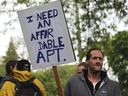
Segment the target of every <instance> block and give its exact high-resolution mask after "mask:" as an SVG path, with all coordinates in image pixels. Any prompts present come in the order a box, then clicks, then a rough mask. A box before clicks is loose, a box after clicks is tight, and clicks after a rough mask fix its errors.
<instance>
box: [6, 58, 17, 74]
mask: <svg viewBox="0 0 128 96" xmlns="http://www.w3.org/2000/svg"><path fill="white" fill-rule="evenodd" d="M17 62H18V61H17V60H10V61H8V62H7V64H6V66H5V70H6V75H9V74H11V72H12V70H13V69H14V67H15V65H16V64H17Z"/></svg>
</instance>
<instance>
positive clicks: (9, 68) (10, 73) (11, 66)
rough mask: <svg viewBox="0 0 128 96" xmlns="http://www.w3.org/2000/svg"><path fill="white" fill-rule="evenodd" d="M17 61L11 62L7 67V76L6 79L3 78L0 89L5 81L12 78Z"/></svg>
mask: <svg viewBox="0 0 128 96" xmlns="http://www.w3.org/2000/svg"><path fill="white" fill-rule="evenodd" d="M17 62H18V61H17V60H9V61H8V62H7V63H6V65H5V71H6V75H5V76H4V77H1V79H0V80H1V81H0V89H1V87H2V86H3V84H4V81H5V80H6V79H8V78H12V76H13V69H14V67H15V66H16V64H17Z"/></svg>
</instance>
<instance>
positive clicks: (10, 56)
mask: <svg viewBox="0 0 128 96" xmlns="http://www.w3.org/2000/svg"><path fill="white" fill-rule="evenodd" d="M18 58H19V56H18V54H17V52H16V48H15V46H14V43H13V39H12V38H11V41H10V43H9V47H8V50H7V52H6V56H3V64H5V63H7V62H8V61H9V60H17V59H18Z"/></svg>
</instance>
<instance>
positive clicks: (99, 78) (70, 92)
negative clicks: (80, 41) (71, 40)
mask: <svg viewBox="0 0 128 96" xmlns="http://www.w3.org/2000/svg"><path fill="white" fill-rule="evenodd" d="M103 58H104V53H103V52H102V51H101V50H100V49H98V48H92V49H90V50H89V51H88V52H87V54H86V64H87V69H86V70H83V72H81V73H80V74H76V75H75V76H73V77H71V78H70V79H69V81H68V82H67V84H66V86H65V89H64V94H65V96H122V93H121V90H120V88H119V86H118V84H117V83H116V82H115V81H112V80H111V79H109V78H108V76H107V73H106V71H102V66H103Z"/></svg>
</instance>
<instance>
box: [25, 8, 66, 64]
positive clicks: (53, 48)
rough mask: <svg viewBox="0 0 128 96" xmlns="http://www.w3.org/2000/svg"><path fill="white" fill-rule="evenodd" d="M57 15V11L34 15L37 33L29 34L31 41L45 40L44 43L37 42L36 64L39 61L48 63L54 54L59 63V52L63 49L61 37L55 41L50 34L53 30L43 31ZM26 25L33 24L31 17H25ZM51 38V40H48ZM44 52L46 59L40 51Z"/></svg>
mask: <svg viewBox="0 0 128 96" xmlns="http://www.w3.org/2000/svg"><path fill="white" fill-rule="evenodd" d="M57 15H58V11H57V9H53V10H48V11H44V12H41V13H37V14H36V20H37V21H38V24H37V29H40V31H37V32H35V33H32V34H31V41H34V40H39V39H42V40H44V39H47V40H46V41H42V42H38V50H39V51H38V55H37V60H36V62H37V63H39V62H40V60H41V59H43V61H44V62H49V58H50V56H51V55H54V54H56V56H57V60H58V62H60V58H59V57H60V55H59V54H60V51H61V50H62V49H64V43H63V37H58V38H57V40H56V39H54V35H53V34H52V32H53V28H48V29H45V30H44V29H43V28H45V27H47V26H49V27H50V26H51V23H52V22H51V19H52V18H55V17H56V16H57ZM26 19H27V22H28V23H32V22H33V20H34V19H33V16H28V17H26ZM50 38H51V39H50ZM44 49H45V50H46V49H47V51H46V54H47V57H45V56H44V55H43V52H42V51H41V50H44Z"/></svg>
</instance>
